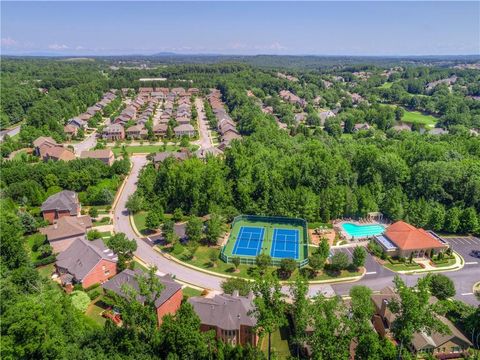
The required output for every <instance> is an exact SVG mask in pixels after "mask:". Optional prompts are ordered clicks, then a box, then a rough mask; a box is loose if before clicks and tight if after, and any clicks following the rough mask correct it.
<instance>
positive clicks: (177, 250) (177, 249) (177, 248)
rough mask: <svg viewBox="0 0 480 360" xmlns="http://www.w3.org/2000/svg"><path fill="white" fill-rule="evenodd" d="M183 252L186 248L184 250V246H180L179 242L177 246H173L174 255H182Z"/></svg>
mask: <svg viewBox="0 0 480 360" xmlns="http://www.w3.org/2000/svg"><path fill="white" fill-rule="evenodd" d="M183 250H184V248H183V246H182V244H180V243H179V242H177V243H175V244H174V245H173V250H172V253H173V254H174V255H180V254H181V253H183Z"/></svg>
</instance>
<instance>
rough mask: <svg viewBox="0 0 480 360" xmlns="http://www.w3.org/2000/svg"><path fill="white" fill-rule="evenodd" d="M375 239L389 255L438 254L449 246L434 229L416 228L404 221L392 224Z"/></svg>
mask: <svg viewBox="0 0 480 360" xmlns="http://www.w3.org/2000/svg"><path fill="white" fill-rule="evenodd" d="M375 241H376V242H377V243H378V244H379V245H380V246H381V247H382V249H383V250H385V252H386V253H387V254H388V255H389V256H393V257H395V256H398V257H410V256H411V255H413V257H423V256H428V255H430V254H431V253H432V251H433V253H434V254H437V253H439V252H442V251H444V250H446V249H447V248H448V243H447V242H445V241H444V240H443V239H441V238H440V237H439V236H438V235H436V234H435V233H434V232H433V231H426V230H424V229H420V228H416V227H415V226H413V225H410V224H407V223H406V222H403V221H397V222H396V223H393V224H392V225H390V226H389V227H388V228H387V229H386V230H385V232H384V233H383V234H382V235H377V236H375Z"/></svg>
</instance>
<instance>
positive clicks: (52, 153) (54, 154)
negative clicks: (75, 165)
mask: <svg viewBox="0 0 480 360" xmlns="http://www.w3.org/2000/svg"><path fill="white" fill-rule="evenodd" d="M40 157H41V158H42V160H43V161H48V160H53V161H60V160H62V161H70V160H75V154H74V153H73V151H71V150H70V149H67V148H65V147H63V146H62V145H57V146H54V147H46V148H40Z"/></svg>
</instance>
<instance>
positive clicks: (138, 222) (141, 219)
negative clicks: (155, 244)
mask: <svg viewBox="0 0 480 360" xmlns="http://www.w3.org/2000/svg"><path fill="white" fill-rule="evenodd" d="M146 218H147V212H146V211H140V212H138V213H136V214H134V215H133V222H134V223H135V226H136V227H137V230H138V231H139V232H140V234H145V232H147V231H148V229H147V227H146V226H145V220H146Z"/></svg>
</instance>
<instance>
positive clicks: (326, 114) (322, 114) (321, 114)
mask: <svg viewBox="0 0 480 360" xmlns="http://www.w3.org/2000/svg"><path fill="white" fill-rule="evenodd" d="M318 116H319V117H320V123H321V124H322V125H324V124H325V120H327V119H328V118H331V117H334V116H335V113H334V112H333V111H332V110H325V111H320V112H319V113H318Z"/></svg>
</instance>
